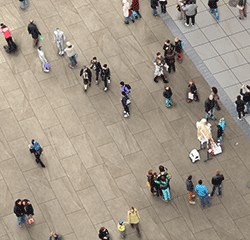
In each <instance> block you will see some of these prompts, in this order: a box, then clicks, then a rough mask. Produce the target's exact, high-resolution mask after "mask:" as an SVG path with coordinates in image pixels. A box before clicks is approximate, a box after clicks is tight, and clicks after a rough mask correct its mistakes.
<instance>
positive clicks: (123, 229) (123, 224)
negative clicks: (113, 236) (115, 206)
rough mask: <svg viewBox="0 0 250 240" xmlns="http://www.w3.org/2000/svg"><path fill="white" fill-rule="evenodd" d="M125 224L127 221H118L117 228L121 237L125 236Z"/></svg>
mask: <svg viewBox="0 0 250 240" xmlns="http://www.w3.org/2000/svg"><path fill="white" fill-rule="evenodd" d="M127 224H129V223H127V222H123V221H120V222H119V223H118V226H117V228H118V230H119V231H120V233H121V237H122V238H125V237H126V228H125V226H126V225H127Z"/></svg>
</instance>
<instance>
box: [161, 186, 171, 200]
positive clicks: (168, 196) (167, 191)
mask: <svg viewBox="0 0 250 240" xmlns="http://www.w3.org/2000/svg"><path fill="white" fill-rule="evenodd" d="M162 193H163V196H164V200H165V201H167V200H168V199H170V192H169V188H167V189H162Z"/></svg>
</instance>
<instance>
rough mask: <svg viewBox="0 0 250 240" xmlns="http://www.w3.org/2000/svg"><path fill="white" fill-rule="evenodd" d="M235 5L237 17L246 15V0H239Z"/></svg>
mask: <svg viewBox="0 0 250 240" xmlns="http://www.w3.org/2000/svg"><path fill="white" fill-rule="evenodd" d="M237 7H238V8H239V14H240V17H239V19H240V20H243V19H244V18H245V17H247V0H239V3H238V5H237Z"/></svg>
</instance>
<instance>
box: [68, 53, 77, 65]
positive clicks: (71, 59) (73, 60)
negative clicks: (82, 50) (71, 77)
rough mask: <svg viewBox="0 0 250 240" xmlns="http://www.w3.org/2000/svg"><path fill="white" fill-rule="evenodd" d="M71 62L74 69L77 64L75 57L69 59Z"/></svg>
mask: <svg viewBox="0 0 250 240" xmlns="http://www.w3.org/2000/svg"><path fill="white" fill-rule="evenodd" d="M69 60H70V63H71V65H72V67H74V66H75V65H76V64H77V61H76V57H75V55H74V56H73V57H69ZM74 62H75V65H74Z"/></svg>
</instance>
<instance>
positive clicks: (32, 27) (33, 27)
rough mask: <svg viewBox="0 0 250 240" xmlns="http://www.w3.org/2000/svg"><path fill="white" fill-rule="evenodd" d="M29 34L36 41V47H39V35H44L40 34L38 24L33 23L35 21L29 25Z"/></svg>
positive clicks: (31, 21)
mask: <svg viewBox="0 0 250 240" xmlns="http://www.w3.org/2000/svg"><path fill="white" fill-rule="evenodd" d="M28 32H29V34H31V36H32V38H33V39H34V41H35V46H37V44H38V42H39V35H40V36H41V35H42V34H41V33H40V32H39V30H38V28H37V26H36V24H35V23H34V22H33V20H30V24H29V25H28Z"/></svg>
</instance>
